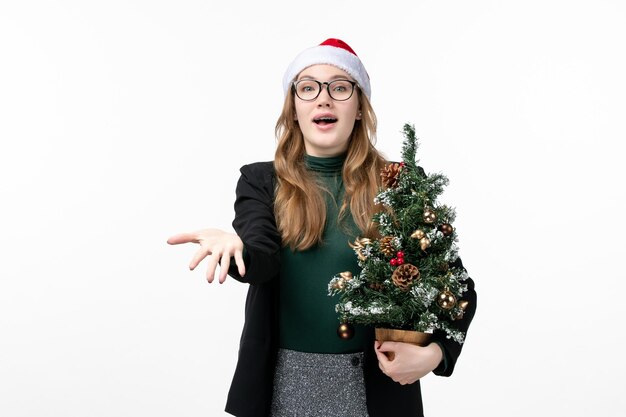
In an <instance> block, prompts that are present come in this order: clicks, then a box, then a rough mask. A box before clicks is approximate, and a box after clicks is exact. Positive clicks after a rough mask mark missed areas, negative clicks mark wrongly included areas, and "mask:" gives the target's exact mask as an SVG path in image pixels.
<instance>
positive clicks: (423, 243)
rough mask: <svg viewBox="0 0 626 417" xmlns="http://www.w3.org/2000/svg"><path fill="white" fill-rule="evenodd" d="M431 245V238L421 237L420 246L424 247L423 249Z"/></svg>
mask: <svg viewBox="0 0 626 417" xmlns="http://www.w3.org/2000/svg"><path fill="white" fill-rule="evenodd" d="M429 247H430V239H429V238H427V237H423V238H421V239H420V248H422V250H426V249H428V248H429Z"/></svg>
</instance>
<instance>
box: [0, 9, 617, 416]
mask: <svg viewBox="0 0 626 417" xmlns="http://www.w3.org/2000/svg"><path fill="white" fill-rule="evenodd" d="M302 3H303V2H302ZM307 3H308V5H307V6H304V5H302V4H301V2H294V1H284V2H281V1H265V2H259V1H249V2H243V1H220V2H217V1H199V0H198V1H189V0H179V1H171V0H170V1H155V0H151V1H147V0H146V1H139V0H124V1H119V0H115V1H106V2H105V1H98V2H97V1H78V0H77V1H68V0H64V1H63V0H58V1H19V2H18V1H2V3H1V6H0V140H1V145H0V146H1V148H0V192H1V203H0V214H1V215H0V257H1V262H0V415H2V416H7V417H22V416H28V417H34V416H46V417H48V416H55V417H56V416H59V417H61V416H63V417H70V416H71V417H85V416H94V417H99V416H153V417H160V416H185V417H192V416H225V413H223V411H222V410H223V407H224V403H225V399H226V393H227V389H228V386H229V384H230V379H231V376H232V372H233V369H234V366H235V359H236V354H237V346H238V340H239V334H240V330H241V326H242V318H243V307H244V305H243V304H244V297H245V292H246V290H247V288H246V287H245V285H242V284H239V283H237V282H234V281H233V280H228V281H227V282H226V283H225V284H223V285H221V286H220V285H219V284H212V285H209V284H208V283H207V282H206V281H205V279H204V274H205V268H204V265H203V267H201V268H199V269H197V270H196V271H194V272H189V271H188V269H187V264H188V262H189V261H190V259H191V257H192V255H193V253H194V251H195V248H194V247H192V246H189V245H188V246H176V247H172V246H168V245H167V244H166V243H165V241H166V239H167V238H168V237H169V236H170V235H172V234H175V233H178V232H183V231H192V230H195V229H198V228H202V227H209V226H210V227H220V228H224V229H226V230H231V226H230V223H231V221H232V216H233V209H232V204H233V201H234V187H235V183H236V180H237V178H238V169H239V167H240V166H241V165H243V164H245V163H249V162H253V161H258V160H270V159H272V157H273V153H274V147H275V139H274V135H273V133H274V132H273V128H274V123H275V121H276V119H277V117H278V115H279V112H280V109H281V105H282V99H283V96H282V94H283V93H282V87H281V80H282V75H283V72H284V70H285V68H286V66H287V65H288V63H289V62H290V61H291V59H292V58H293V57H294V56H295V55H296V54H297V53H298V52H300V51H301V50H302V49H304V48H306V47H309V46H314V45H316V44H318V43H320V42H321V41H323V40H324V39H326V38H328V37H339V38H341V39H344V40H345V41H347V42H348V43H349V44H350V45H351V46H352V47H353V48H354V49H355V51H356V52H357V54H359V56H360V57H361V59H362V60H363V62H364V63H365V66H366V68H367V69H368V72H369V74H370V76H371V80H372V89H373V95H372V101H373V106H374V108H375V110H376V112H377V114H378V117H379V121H380V123H379V140H378V147H379V149H380V150H381V151H383V152H384V153H385V154H386V155H387V156H388V157H389V158H396V159H397V158H399V157H400V146H401V142H402V136H401V133H400V130H401V128H402V125H403V124H404V123H406V122H409V123H414V124H415V126H416V129H417V133H418V136H419V138H420V148H419V152H418V158H419V160H420V164H421V165H422V166H423V167H424V168H425V169H426V170H427V171H428V172H444V173H445V174H446V175H447V176H448V178H449V179H450V185H449V186H448V188H447V190H446V192H445V194H444V195H443V196H442V201H443V202H445V203H447V204H450V205H452V206H454V207H456V209H457V214H458V217H457V221H456V223H455V226H456V227H457V231H458V233H459V236H460V241H459V246H460V248H461V252H460V253H461V256H462V258H463V260H464V263H465V265H466V267H467V268H468V270H469V272H470V275H471V276H472V277H473V278H474V280H475V281H476V288H477V290H478V295H479V305H478V311H477V314H476V317H475V319H474V322H473V324H472V327H471V329H470V333H469V334H468V337H467V343H466V346H465V348H464V351H463V354H462V356H461V358H460V360H459V362H458V365H457V368H456V371H455V373H454V375H453V376H452V377H451V378H439V377H436V376H433V375H429V376H427V377H425V378H424V379H423V381H422V384H423V395H424V406H425V411H426V415H427V416H429V417H437V416H452V415H463V416H479V415H480V416H528V415H540V416H543V415H545V416H547V415H568V416H590V415H603V416H617V415H620V413H621V412H623V409H624V408H625V407H626V399H625V397H624V395H623V375H624V372H626V363H625V361H624V359H623V357H622V354H621V351H622V349H623V345H624V342H625V341H626V340H625V337H624V330H623V329H624V325H623V316H624V306H623V303H624V301H623V298H624V296H623V290H624V286H623V281H624V279H625V278H626V275H625V273H624V268H623V266H622V262H621V258H622V257H623V252H624V243H623V236H624V234H625V233H626V228H625V224H624V217H623V214H624V210H625V209H626V204H625V200H626V198H625V191H624V187H623V185H622V182H623V179H624V177H625V176H624V169H623V168H622V154H621V149H622V144H621V142H622V141H624V139H626V128H625V127H624V116H625V115H626V81H625V77H624V74H626V56H625V52H624V39H626V25H624V22H625V21H626V5H625V3H624V2H621V1H617V0H615V1H608V0H606V1H599V0H595V1H550V0H543V1H528V0H526V1H485V0H475V1H460V0H458V1H412V2H381V1H371V2H370V1H363V0H360V1H335V2H321V3H320V2H317V3H315V2H307ZM396 3H401V6H398V5H396Z"/></svg>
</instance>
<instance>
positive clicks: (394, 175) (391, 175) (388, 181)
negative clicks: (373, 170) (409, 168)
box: [380, 163, 401, 188]
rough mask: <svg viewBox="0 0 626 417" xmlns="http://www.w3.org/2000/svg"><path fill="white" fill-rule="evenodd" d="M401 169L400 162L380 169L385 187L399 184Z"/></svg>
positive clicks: (393, 186)
mask: <svg viewBox="0 0 626 417" xmlns="http://www.w3.org/2000/svg"><path fill="white" fill-rule="evenodd" d="M400 169H401V166H400V164H397V163H394V164H389V165H387V166H385V167H384V168H383V169H381V170H380V179H381V182H382V183H383V186H384V187H386V188H395V187H396V186H397V185H398V176H399V175H400Z"/></svg>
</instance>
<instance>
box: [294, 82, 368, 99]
mask: <svg viewBox="0 0 626 417" xmlns="http://www.w3.org/2000/svg"><path fill="white" fill-rule="evenodd" d="M323 85H326V91H328V95H329V96H330V98H332V99H333V100H335V101H346V100H348V99H349V98H350V97H352V94H354V86H355V85H356V83H355V82H354V81H350V80H334V81H331V82H324V83H322V82H319V81H317V80H309V79H303V80H300V81H296V82H294V83H293V91H294V92H295V93H296V96H298V98H299V99H300V100H303V101H313V100H315V99H316V98H317V97H319V95H320V93H321V92H322V86H323Z"/></svg>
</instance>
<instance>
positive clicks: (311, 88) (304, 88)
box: [295, 80, 320, 100]
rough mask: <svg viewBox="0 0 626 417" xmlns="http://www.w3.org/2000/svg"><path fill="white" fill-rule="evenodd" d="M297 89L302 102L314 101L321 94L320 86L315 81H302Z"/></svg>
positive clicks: (298, 83) (297, 85) (297, 84)
mask: <svg viewBox="0 0 626 417" xmlns="http://www.w3.org/2000/svg"><path fill="white" fill-rule="evenodd" d="M295 87H296V94H297V95H298V97H300V98H301V99H302V100H314V99H315V98H316V97H317V96H318V95H319V93H320V91H319V90H320V85H319V84H318V83H317V81H314V80H300V81H298V82H297V83H296V84H295Z"/></svg>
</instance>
